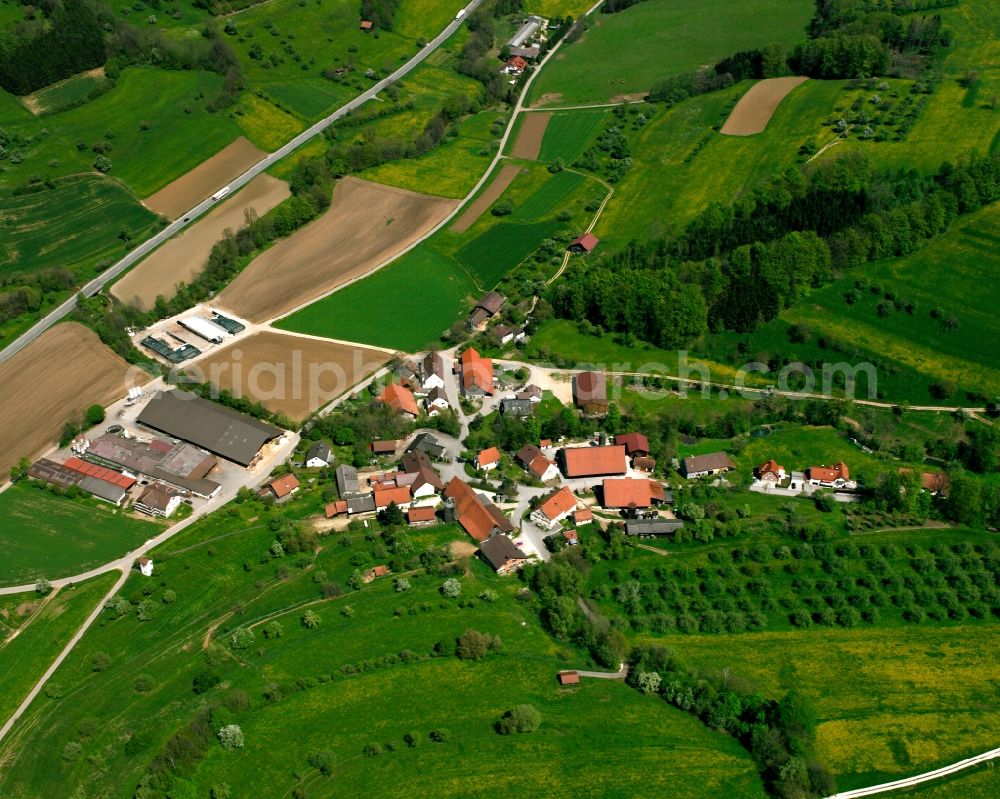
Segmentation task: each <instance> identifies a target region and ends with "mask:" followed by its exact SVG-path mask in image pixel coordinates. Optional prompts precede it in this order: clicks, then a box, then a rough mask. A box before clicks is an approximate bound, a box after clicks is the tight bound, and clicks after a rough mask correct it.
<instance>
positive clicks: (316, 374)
mask: <svg viewBox="0 0 1000 799" xmlns="http://www.w3.org/2000/svg"><path fill="white" fill-rule="evenodd" d="M389 358H390V355H389V353H387V352H380V351H378V350H371V349H367V348H364V347H356V346H351V345H347V344H338V343H336V342H334V341H323V340H321V339H314V338H305V337H302V336H296V335H289V334H283V333H277V332H274V331H265V332H262V333H255V334H254V335H252V336H250V337H249V338H247V339H244V340H242V341H237V342H236V343H234V344H232V345H231V346H229V347H226V348H225V349H224V350H219V351H218V352H213V353H212V354H211V355H210V356H209V357H207V358H203V359H201V360H199V361H198V362H197V364H195V365H193V366H191V367H190V368H189V369H188V371H193V370H194V369H195V368H196V367H197V369H199V370H201V374H200V375H198V377H199V379H202V380H207V381H210V382H212V383H214V384H215V385H217V386H219V387H220V388H224V389H228V390H230V391H232V392H233V393H234V394H237V395H239V396H241V397H243V396H246V397H249V398H251V399H255V400H257V401H259V402H260V403H262V404H263V405H264V407H266V408H268V409H270V410H272V411H275V412H277V413H283V414H285V415H286V416H289V417H291V418H292V419H302V418H304V417H306V416H308V415H309V414H310V413H312V412H313V411H315V410H316V409H317V408H321V407H322V406H323V405H325V404H326V403H328V402H329V401H330V400H332V399H335V398H336V397H339V396H340V395H341V394H343V393H344V392H345V391H347V390H348V389H349V388H350V387H351V386H353V385H355V384H356V383H358V382H359V381H360V380H362V379H364V378H365V377H367V376H368V375H370V374H371V373H372V372H374V371H376V370H377V369H378V368H379V367H381V366H382V365H383V364H385V363H386V361H388V360H389Z"/></svg>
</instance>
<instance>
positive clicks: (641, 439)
mask: <svg viewBox="0 0 1000 799" xmlns="http://www.w3.org/2000/svg"><path fill="white" fill-rule="evenodd" d="M615 443H616V444H623V445H624V446H625V451H626V452H627V453H628V454H629V455H634V454H635V453H636V452H642V453H646V452H649V439H648V438H646V436H644V435H643V434H642V433H623V434H621V435H617V436H615Z"/></svg>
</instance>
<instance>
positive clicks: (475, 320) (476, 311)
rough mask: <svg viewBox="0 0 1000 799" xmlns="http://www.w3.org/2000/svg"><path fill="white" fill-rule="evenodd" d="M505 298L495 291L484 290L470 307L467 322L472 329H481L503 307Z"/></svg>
mask: <svg viewBox="0 0 1000 799" xmlns="http://www.w3.org/2000/svg"><path fill="white" fill-rule="evenodd" d="M504 302H505V300H504V297H503V295H502V294H499V293H498V292H496V291H488V292H486V293H485V294H484V295H483V296H482V297H481V298H480V300H479V302H477V303H476V304H475V306H474V307H473V308H472V312H471V313H470V314H469V318H468V319H467V320H466V321H467V324H468V325H469V327H470V328H472V329H473V330H482V329H484V328H485V327H486V323H487V322H488V321H489V320H490V319H491V318H492V317H494V316H496V315H497V313H498V312H499V311H500V309H501V308H502V307H503V304H504Z"/></svg>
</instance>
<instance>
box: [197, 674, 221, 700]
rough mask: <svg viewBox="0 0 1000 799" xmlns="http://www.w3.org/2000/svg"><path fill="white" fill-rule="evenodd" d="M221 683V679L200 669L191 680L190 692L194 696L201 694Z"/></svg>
mask: <svg viewBox="0 0 1000 799" xmlns="http://www.w3.org/2000/svg"><path fill="white" fill-rule="evenodd" d="M220 682H222V678H221V677H220V676H219V675H218V674H216V673H215V672H214V671H212V670H210V669H202V670H201V671H199V672H198V673H197V674H196V675H194V679H193V680H191V690H193V691H194V692H195V693H196V694H203V693H205V691H208V690H210V689H212V688H214V687H215V686H216V685H218V684H219V683H220Z"/></svg>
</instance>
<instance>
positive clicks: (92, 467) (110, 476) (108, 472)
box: [63, 458, 135, 489]
mask: <svg viewBox="0 0 1000 799" xmlns="http://www.w3.org/2000/svg"><path fill="white" fill-rule="evenodd" d="M63 466H65V467H66V468H67V469H72V470H73V471H74V472H79V473H80V474H85V475H87V476H88V477H96V478H97V479H98V480H103V481H104V482H105V483H111V484H112V485H116V486H118V487H119V488H124V489H129V488H131V487H132V486H134V485H135V478H132V477H126V476H125V475H123V474H122V473H121V472H116V471H115V470H114V469H106V468H105V467H103V466H98V465H97V464H96V463H88V462H87V461H82V460H80V459H79V458H67V460H66V463H64V464H63Z"/></svg>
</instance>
